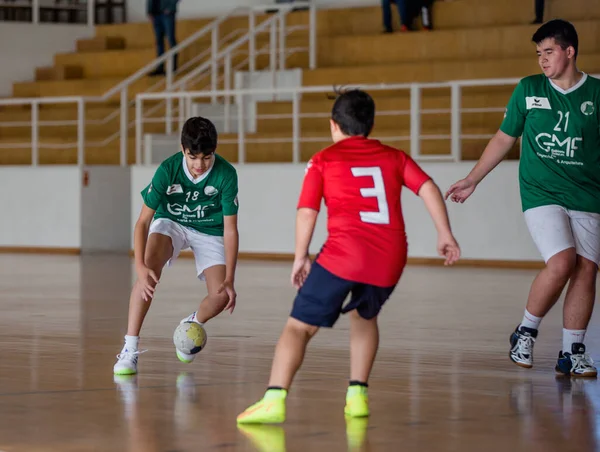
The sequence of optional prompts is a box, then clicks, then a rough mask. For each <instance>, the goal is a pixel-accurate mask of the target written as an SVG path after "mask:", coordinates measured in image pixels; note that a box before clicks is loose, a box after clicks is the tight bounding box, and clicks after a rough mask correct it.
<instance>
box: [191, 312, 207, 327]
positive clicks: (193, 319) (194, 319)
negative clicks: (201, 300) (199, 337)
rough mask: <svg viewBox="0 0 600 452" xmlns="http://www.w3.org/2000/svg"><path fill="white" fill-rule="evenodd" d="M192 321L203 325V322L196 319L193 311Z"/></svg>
mask: <svg viewBox="0 0 600 452" xmlns="http://www.w3.org/2000/svg"><path fill="white" fill-rule="evenodd" d="M192 322H196V323H197V324H198V325H204V323H202V322H200V321H199V320H198V318H197V317H196V313H195V312H194V317H193V318H192Z"/></svg>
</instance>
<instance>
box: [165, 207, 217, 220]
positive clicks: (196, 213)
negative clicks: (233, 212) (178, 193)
mask: <svg viewBox="0 0 600 452" xmlns="http://www.w3.org/2000/svg"><path fill="white" fill-rule="evenodd" d="M213 206H214V204H209V205H206V206H200V205H199V206H196V207H194V208H193V209H190V208H189V207H188V206H187V205H183V206H182V205H181V204H177V203H175V204H167V210H168V211H169V213H170V214H171V215H175V216H176V217H180V216H183V218H191V217H196V218H204V216H205V215H206V210H207V209H208V208H209V207H213Z"/></svg>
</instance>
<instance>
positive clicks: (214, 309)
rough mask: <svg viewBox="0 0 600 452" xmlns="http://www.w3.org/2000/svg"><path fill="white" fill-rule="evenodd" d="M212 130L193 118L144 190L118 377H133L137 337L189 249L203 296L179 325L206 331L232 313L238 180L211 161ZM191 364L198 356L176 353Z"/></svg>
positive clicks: (221, 164) (214, 159)
mask: <svg viewBox="0 0 600 452" xmlns="http://www.w3.org/2000/svg"><path fill="white" fill-rule="evenodd" d="M216 148H217V131H216V129H215V126H214V125H213V124H212V122H210V121H209V120H208V119H205V118H202V117H194V118H190V119H188V120H187V121H186V123H185V124H184V126H183V129H182V132H181V152H178V153H177V154H175V155H173V156H172V157H169V158H168V159H166V160H165V161H164V162H162V163H161V165H160V166H159V167H158V169H157V170H156V173H155V174H154V177H153V178H152V182H151V183H150V184H149V185H148V186H147V187H146V188H144V190H143V191H142V198H143V199H144V205H143V206H142V211H141V213H140V216H139V219H138V221H137V223H136V225H135V230H134V250H135V267H136V272H137V281H136V283H135V285H134V286H133V289H132V291H131V297H130V299H129V321H128V326H127V335H126V336H125V345H124V346H123V349H122V350H121V353H120V354H119V355H117V359H118V361H117V363H116V364H115V366H114V373H115V374H116V375H132V374H136V373H137V362H138V355H139V354H140V353H141V352H140V351H139V333H140V330H141V328H142V323H143V321H144V318H145V316H146V314H147V312H148V309H149V308H150V303H151V301H152V299H153V298H154V293H155V288H156V285H157V284H158V281H159V279H160V276H161V273H162V270H163V267H164V266H165V265H171V264H172V263H173V261H174V260H175V259H176V258H177V256H178V255H179V253H180V252H181V250H184V249H186V248H191V250H192V252H193V253H194V258H195V262H196V272H197V276H198V278H199V279H200V280H205V281H206V286H207V290H208V295H207V296H206V297H205V298H204V300H202V302H201V303H200V307H199V309H198V311H196V312H194V313H193V314H191V315H190V316H189V317H187V318H185V319H183V320H182V322H185V321H193V322H198V323H199V324H201V325H202V324H204V323H205V322H206V321H208V320H210V319H211V318H213V317H215V316H216V315H218V314H219V313H220V312H222V311H223V310H230V312H233V309H234V307H235V299H236V293H235V289H234V276H235V268H236V264H237V255H238V241H239V235H238V229H237V213H238V200H237V195H238V180H237V173H236V170H235V168H234V167H233V166H232V165H230V164H229V163H228V162H227V161H225V159H223V158H222V157H220V156H219V155H216V154H215V150H216ZM177 356H178V358H179V359H180V360H181V361H183V362H186V363H189V362H192V361H193V359H194V356H195V355H187V354H184V353H182V352H180V351H179V350H177Z"/></svg>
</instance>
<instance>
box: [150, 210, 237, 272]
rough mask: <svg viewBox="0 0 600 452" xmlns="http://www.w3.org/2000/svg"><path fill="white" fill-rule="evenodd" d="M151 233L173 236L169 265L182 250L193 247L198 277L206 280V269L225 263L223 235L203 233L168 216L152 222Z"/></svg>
mask: <svg viewBox="0 0 600 452" xmlns="http://www.w3.org/2000/svg"><path fill="white" fill-rule="evenodd" d="M150 234H163V235H167V236H169V237H171V241H172V242H173V257H171V259H169V261H168V262H167V265H168V266H171V265H173V262H175V260H176V259H177V257H178V256H179V253H181V251H182V250H185V249H187V248H191V249H192V252H193V253H194V259H195V260H196V274H197V276H198V279H200V280H204V279H205V277H204V270H206V269H207V268H210V267H213V266H215V265H225V245H224V242H223V237H217V236H214V235H208V234H202V233H201V232H198V231H196V230H195V229H191V228H186V227H185V226H182V225H180V224H179V223H177V222H175V221H172V220H169V219H167V218H158V219H156V220H154V221H153V222H152V224H150V231H148V235H150Z"/></svg>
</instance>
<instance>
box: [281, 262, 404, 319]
mask: <svg viewBox="0 0 600 452" xmlns="http://www.w3.org/2000/svg"><path fill="white" fill-rule="evenodd" d="M395 288H396V286H395V285H394V286H392V287H378V286H373V285H371V284H363V283H358V282H354V281H348V280H346V279H343V278H340V277H339V276H336V275H334V274H333V273H331V272H330V271H328V270H326V269H325V268H323V267H322V266H321V265H319V264H318V263H316V262H314V263H313V264H312V267H311V269H310V273H309V275H308V277H307V278H306V281H305V282H304V284H303V286H302V287H301V288H300V290H299V291H298V294H297V295H296V299H295V300H294V306H293V307H292V312H291V314H290V316H291V317H293V318H295V319H296V320H300V321H301V322H304V323H307V324H309V325H313V326H319V327H326V328H331V327H332V326H333V325H334V324H335V322H336V321H337V319H338V318H339V316H340V314H345V313H347V312H350V311H352V310H353V309H356V310H357V312H358V314H359V315H360V316H361V317H362V318H364V319H367V320H369V319H372V318H374V317H376V316H377V315H378V314H379V311H381V308H382V307H383V305H384V304H385V302H386V301H387V299H388V298H389V297H390V295H391V294H392V292H393V291H394V289H395ZM348 294H351V295H352V296H351V298H350V301H349V302H348V303H347V304H346V305H345V306H344V301H345V300H346V297H347V296H348Z"/></svg>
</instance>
